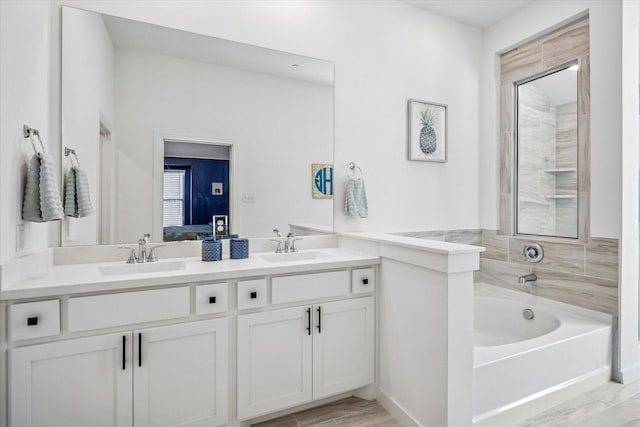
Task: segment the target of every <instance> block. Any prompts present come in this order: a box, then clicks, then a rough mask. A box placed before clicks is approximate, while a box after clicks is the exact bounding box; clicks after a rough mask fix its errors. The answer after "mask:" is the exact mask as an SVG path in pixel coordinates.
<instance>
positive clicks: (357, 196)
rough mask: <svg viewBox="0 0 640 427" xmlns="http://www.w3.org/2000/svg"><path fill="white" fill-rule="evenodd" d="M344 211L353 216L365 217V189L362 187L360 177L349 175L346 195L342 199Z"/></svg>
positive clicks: (366, 215) (367, 214)
mask: <svg viewBox="0 0 640 427" xmlns="http://www.w3.org/2000/svg"><path fill="white" fill-rule="evenodd" d="M344 213H345V214H347V215H349V216H350V217H353V218H367V217H368V216H369V206H368V205H367V190H366V189H365V188H364V179H362V177H349V181H348V182H347V195H346V197H345V199H344Z"/></svg>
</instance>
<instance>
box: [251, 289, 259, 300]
mask: <svg viewBox="0 0 640 427" xmlns="http://www.w3.org/2000/svg"><path fill="white" fill-rule="evenodd" d="M249 296H250V297H251V299H256V298H258V293H257V292H256V291H253V292H251V293H250V294H249Z"/></svg>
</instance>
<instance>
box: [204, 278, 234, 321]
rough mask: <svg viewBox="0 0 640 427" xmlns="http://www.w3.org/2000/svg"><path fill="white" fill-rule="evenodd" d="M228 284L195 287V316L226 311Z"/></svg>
mask: <svg viewBox="0 0 640 427" xmlns="http://www.w3.org/2000/svg"><path fill="white" fill-rule="evenodd" d="M227 295H228V284H227V283H216V284H213V285H199V286H196V314H211V313H221V312H224V311H227V309H228V307H229V305H228V298H227Z"/></svg>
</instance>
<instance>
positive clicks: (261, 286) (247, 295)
mask: <svg viewBox="0 0 640 427" xmlns="http://www.w3.org/2000/svg"><path fill="white" fill-rule="evenodd" d="M265 305H267V279H257V280H243V281H241V282H238V309H239V310H245V309H247V308H255V307H264V306H265Z"/></svg>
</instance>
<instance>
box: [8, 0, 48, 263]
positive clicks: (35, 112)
mask: <svg viewBox="0 0 640 427" xmlns="http://www.w3.org/2000/svg"><path fill="white" fill-rule="evenodd" d="M50 41H51V38H50V6H49V2H48V1H28V2H24V1H0V262H4V261H6V260H9V259H12V258H14V257H16V256H19V255H22V254H24V253H29V252H35V251H38V250H40V249H44V248H47V247H48V246H49V228H50V225H49V224H47V223H45V224H40V223H26V226H25V232H26V241H25V243H26V244H25V250H24V251H23V252H21V253H18V252H17V251H16V226H17V225H18V224H20V223H22V195H23V192H24V184H25V177H26V163H27V161H28V159H29V158H30V157H31V156H32V155H33V149H32V148H31V144H29V143H28V141H27V140H25V139H24V138H23V136H22V125H23V124H27V125H29V126H31V127H33V128H37V129H38V130H39V131H40V135H41V138H42V139H43V141H44V143H45V144H47V145H48V149H49V152H50V153H51V154H52V155H53V157H54V159H55V158H58V155H57V149H58V147H57V145H56V143H55V142H54V141H52V140H51V138H50V136H51V135H50V128H49V123H50V110H49V106H50V77H49V70H50V61H49V58H50ZM36 143H37V141H36ZM38 146H39V145H38Z"/></svg>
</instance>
